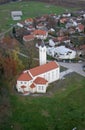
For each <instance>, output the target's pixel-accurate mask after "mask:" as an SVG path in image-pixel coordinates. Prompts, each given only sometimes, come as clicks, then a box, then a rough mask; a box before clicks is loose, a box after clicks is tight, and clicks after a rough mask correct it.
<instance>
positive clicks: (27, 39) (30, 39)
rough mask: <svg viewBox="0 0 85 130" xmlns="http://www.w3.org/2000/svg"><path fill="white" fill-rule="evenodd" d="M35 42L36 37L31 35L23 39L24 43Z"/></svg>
mask: <svg viewBox="0 0 85 130" xmlns="http://www.w3.org/2000/svg"><path fill="white" fill-rule="evenodd" d="M32 40H34V35H32V34H30V35H26V36H24V37H23V41H24V42H29V41H32Z"/></svg>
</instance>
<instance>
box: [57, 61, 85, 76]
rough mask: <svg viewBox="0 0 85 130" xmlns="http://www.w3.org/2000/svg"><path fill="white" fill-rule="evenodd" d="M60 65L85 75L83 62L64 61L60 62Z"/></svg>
mask: <svg viewBox="0 0 85 130" xmlns="http://www.w3.org/2000/svg"><path fill="white" fill-rule="evenodd" d="M58 63H59V65H60V66H63V67H65V68H68V69H70V70H72V71H73V72H76V73H78V74H80V75H81V76H84V77H85V72H84V71H83V69H82V66H83V62H82V63H64V62H58Z"/></svg>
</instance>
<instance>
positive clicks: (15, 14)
mask: <svg viewBox="0 0 85 130" xmlns="http://www.w3.org/2000/svg"><path fill="white" fill-rule="evenodd" d="M21 16H22V11H11V17H12V19H13V20H21Z"/></svg>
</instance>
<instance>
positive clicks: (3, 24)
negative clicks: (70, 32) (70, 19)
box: [0, 2, 66, 33]
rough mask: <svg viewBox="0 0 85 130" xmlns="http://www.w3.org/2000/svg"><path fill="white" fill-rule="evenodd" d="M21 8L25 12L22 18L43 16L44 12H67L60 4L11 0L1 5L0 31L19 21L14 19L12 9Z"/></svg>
mask: <svg viewBox="0 0 85 130" xmlns="http://www.w3.org/2000/svg"><path fill="white" fill-rule="evenodd" d="M17 10H21V11H22V13H23V16H22V20H25V19H26V18H29V17H32V18H33V17H36V16H41V15H43V14H51V13H56V14H61V13H62V12H65V10H66V9H65V8H62V7H60V6H54V5H49V4H46V3H42V2H11V3H8V4H3V5H0V33H1V32H4V31H5V30H6V29H8V28H10V27H11V26H13V24H16V23H17V22H18V21H13V20H12V18H11V11H17Z"/></svg>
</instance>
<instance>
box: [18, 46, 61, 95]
mask: <svg viewBox="0 0 85 130" xmlns="http://www.w3.org/2000/svg"><path fill="white" fill-rule="evenodd" d="M39 60H40V66H37V67H35V68H32V69H30V70H26V71H24V72H22V74H21V75H20V76H19V77H18V79H17V83H16V89H17V91H18V92H21V93H23V94H29V93H35V92H37V93H45V92H46V90H47V87H48V85H49V83H52V82H54V81H56V80H59V75H60V67H59V65H58V63H57V62H56V61H52V62H49V63H46V47H45V46H41V47H39Z"/></svg>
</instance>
